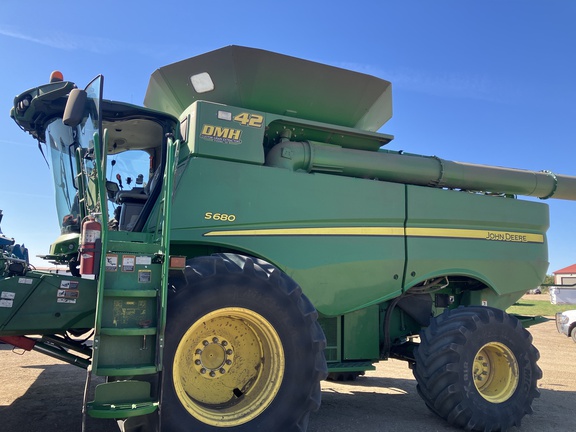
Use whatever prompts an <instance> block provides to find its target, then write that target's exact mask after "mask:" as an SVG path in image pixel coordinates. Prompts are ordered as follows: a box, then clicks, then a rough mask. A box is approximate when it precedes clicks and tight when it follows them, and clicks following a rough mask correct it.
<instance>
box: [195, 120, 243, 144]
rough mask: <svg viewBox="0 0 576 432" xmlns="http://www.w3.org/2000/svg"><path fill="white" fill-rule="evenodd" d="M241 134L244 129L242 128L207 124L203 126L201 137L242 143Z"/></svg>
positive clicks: (230, 142) (228, 142)
mask: <svg viewBox="0 0 576 432" xmlns="http://www.w3.org/2000/svg"><path fill="white" fill-rule="evenodd" d="M241 136H242V131H241V130H240V129H232V128H227V127H220V126H212V125H207V124H205V125H204V126H202V132H201V133H200V138H203V139H207V140H210V141H218V142H223V143H227V144H240V143H241V142H242V140H241V139H240V138H241Z"/></svg>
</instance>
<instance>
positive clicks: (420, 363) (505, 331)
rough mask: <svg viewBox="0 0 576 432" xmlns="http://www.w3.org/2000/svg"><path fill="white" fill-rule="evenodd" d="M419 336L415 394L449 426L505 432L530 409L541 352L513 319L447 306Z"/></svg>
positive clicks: (482, 309) (484, 309) (481, 309)
mask: <svg viewBox="0 0 576 432" xmlns="http://www.w3.org/2000/svg"><path fill="white" fill-rule="evenodd" d="M420 337H421V343H420V346H419V347H418V348H417V349H416V352H415V358H416V366H415V368H414V375H415V377H416V380H417V381H418V392H419V393H420V396H421V397H422V399H424V402H425V403H426V405H427V406H428V407H429V408H430V409H431V410H432V411H433V412H435V413H436V414H438V415H439V416H440V417H442V418H444V419H445V420H447V421H448V422H449V423H450V424H452V425H455V426H458V427H461V428H464V429H465V430H469V431H483V432H490V431H505V430H507V429H508V428H510V427H512V426H520V422H521V420H522V418H523V417H524V415H525V414H530V413H532V408H531V405H532V401H533V399H534V398H536V397H538V396H539V392H538V389H537V381H538V380H539V379H540V378H542V371H541V370H540V368H539V367H538V366H537V364H536V362H537V360H538V358H539V356H540V355H539V353H538V350H537V349H536V348H535V347H534V346H533V345H532V336H531V335H530V333H529V332H528V331H527V330H526V329H524V328H523V327H522V324H521V323H520V322H519V321H518V320H517V319H516V318H515V317H513V316H511V315H508V314H506V313H505V312H503V311H501V310H499V309H493V308H489V307H462V308H458V309H453V310H446V311H445V312H444V313H443V314H442V315H440V316H438V317H436V318H434V319H432V321H431V323H430V326H429V327H427V328H426V329H424V330H423V331H422V332H421V334H420Z"/></svg>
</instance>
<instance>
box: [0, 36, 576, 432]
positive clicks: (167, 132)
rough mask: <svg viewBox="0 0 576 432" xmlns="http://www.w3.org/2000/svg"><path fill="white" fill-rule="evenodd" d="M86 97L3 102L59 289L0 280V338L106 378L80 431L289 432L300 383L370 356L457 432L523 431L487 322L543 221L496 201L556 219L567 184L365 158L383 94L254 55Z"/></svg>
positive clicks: (518, 374)
mask: <svg viewBox="0 0 576 432" xmlns="http://www.w3.org/2000/svg"><path fill="white" fill-rule="evenodd" d="M102 88H103V78H102V77H101V76H99V77H98V78H96V79H95V80H94V81H93V82H92V83H90V84H89V85H88V87H86V89H85V90H80V89H78V88H77V87H76V85H75V84H74V83H72V82H70V81H64V80H63V78H62V77H61V76H59V74H54V75H53V77H52V79H51V82H50V83H49V84H46V85H42V86H39V87H35V88H32V89H30V90H27V91H25V92H23V93H22V94H20V95H19V96H17V97H16V98H15V100H14V107H13V109H12V111H11V116H12V118H13V119H14V120H15V121H16V123H17V124H18V125H19V126H20V127H21V128H22V129H23V130H25V131H27V132H28V133H30V134H31V135H32V136H33V137H34V138H35V139H37V140H38V141H39V142H40V143H43V144H45V147H46V154H47V155H48V159H49V161H50V165H51V166H52V172H53V177H54V184H55V190H56V206H57V210H58V215H59V219H60V224H61V229H62V235H61V236H60V237H59V238H58V239H57V240H56V241H55V243H54V244H53V245H52V246H51V248H50V253H49V255H47V256H46V258H47V259H48V260H50V261H51V262H55V263H58V264H66V265H67V266H68V268H69V270H70V275H62V274H59V275H55V274H47V273H43V272H39V271H32V270H30V269H29V268H28V266H27V265H22V263H23V262H24V263H26V260H25V259H23V258H14V257H12V258H10V259H6V258H4V256H6V254H5V255H4V256H3V258H2V260H1V261H0V263H5V264H6V265H5V269H0V272H3V273H2V275H3V279H1V280H0V292H1V293H2V307H1V308H0V339H1V340H3V341H5V342H8V343H11V344H13V345H15V346H17V347H24V348H26V349H36V350H40V351H42V352H45V353H47V354H49V355H52V356H55V357H57V358H60V359H62V360H64V361H68V362H70V363H73V364H76V365H78V366H80V367H84V368H86V369H88V371H89V373H88V374H87V377H88V378H87V379H88V380H90V379H91V377H93V376H104V377H107V380H106V382H105V383H104V384H100V385H99V386H98V387H97V388H96V390H95V392H94V394H91V393H90V394H87V395H86V397H85V411H86V413H87V414H88V415H90V416H92V417H96V418H114V419H119V421H120V423H121V424H122V427H123V428H124V430H127V431H159V430H161V431H164V432H175V431H218V430H221V429H222V428H225V429H226V430H231V431H232V430H233V431H250V432H253V431H266V432H270V431H305V430H306V428H307V423H308V417H309V413H310V412H311V411H313V410H316V409H318V407H319V405H320V381H321V380H322V379H324V378H326V377H327V375H328V374H330V375H331V376H332V377H335V378H338V377H349V378H350V377H351V378H353V377H355V376H357V375H359V374H362V373H364V372H365V371H367V370H371V369H374V364H375V363H377V362H378V361H380V360H386V359H388V358H398V359H403V360H406V361H407V362H408V363H409V364H410V366H411V367H413V369H414V375H415V377H416V379H417V381H418V389H419V392H420V395H421V396H422V398H423V399H424V402H425V404H426V405H427V406H428V408H430V409H431V410H432V411H433V412H435V413H436V414H438V415H439V416H441V417H443V418H445V419H446V420H447V421H448V422H450V423H452V424H454V425H457V426H460V427H463V428H465V429H467V430H478V431H491V430H505V429H507V428H509V427H511V426H514V425H519V424H520V421H521V419H522V418H523V417H524V415H525V414H527V413H530V412H531V404H532V401H533V399H534V398H535V397H537V396H538V390H537V380H538V379H539V378H540V377H541V371H540V369H539V367H538V366H537V364H536V362H537V359H538V352H537V350H536V349H535V348H534V346H532V343H531V336H530V334H529V333H528V332H527V331H526V330H525V329H524V327H523V326H522V325H521V323H520V321H519V320H518V319H517V318H516V317H513V316H510V315H508V314H506V313H505V312H504V310H505V309H506V308H507V307H508V306H510V305H511V304H513V303H514V302H515V301H517V300H518V299H519V298H520V297H521V296H522V294H523V293H525V292H526V291H527V290H529V289H531V288H534V287H536V286H538V285H539V284H540V283H541V282H542V281H543V279H544V277H545V274H546V270H547V267H548V262H547V246H546V230H547V228H548V208H547V206H546V205H545V204H543V203H541V202H534V201H525V200H520V199H517V198H516V197H517V196H518V195H525V196H535V197H539V198H542V199H546V198H560V199H567V200H576V177H569V176H562V175H558V174H553V173H551V172H545V171H543V172H529V171H522V170H516V169H505V168H498V167H490V166H479V165H471V164H465V163H459V162H452V161H448V160H444V159H441V158H439V157H436V156H431V157H430V156H420V155H414V154H407V153H402V152H395V151H389V150H386V149H384V148H383V147H384V146H385V145H386V144H387V143H389V142H390V141H391V140H392V138H393V137H392V136H391V135H387V134H382V133H379V132H377V131H378V130H379V129H380V127H381V126H382V125H383V124H384V123H385V122H386V121H387V120H388V119H390V117H391V115H392V107H391V85H390V83H389V82H387V81H384V80H381V79H378V78H375V77H372V76H367V75H363V74H359V73H356V72H351V71H347V70H342V69H338V68H334V67H330V66H326V65H321V64H317V63H313V62H309V61H305V60H300V59H296V58H292V57H287V56H283V55H279V54H274V53H271V52H266V51H261V50H257V49H250V48H243V47H237V46H231V47H227V48H223V49H220V50H217V51H214V52H210V53H207V54H204V55H200V56H198V57H194V58H191V59H188V60H185V61H182V62H179V63H175V64H172V65H169V66H166V67H162V68H160V69H158V70H157V71H156V72H154V73H153V74H152V76H151V79H150V84H149V87H148V91H147V94H146V98H145V101H144V105H145V107H139V106H134V105H130V104H126V103H121V102H115V101H110V100H105V99H103V98H102ZM13 263H19V265H14V264H13ZM92 330H93V332H94V334H93V338H92V339H89V340H87V341H85V342H81V341H82V340H84V339H86V337H83V338H79V335H81V334H88V335H90V333H89V332H90V331H92ZM30 335H41V336H39V337H32V336H30ZM87 388H90V386H87Z"/></svg>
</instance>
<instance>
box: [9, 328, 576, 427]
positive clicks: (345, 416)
mask: <svg viewBox="0 0 576 432" xmlns="http://www.w3.org/2000/svg"><path fill="white" fill-rule="evenodd" d="M530 331H531V333H532V335H533V336H534V344H535V345H536V347H537V348H538V349H539V350H540V355H541V357H540V361H539V365H540V367H541V368H542V371H543V374H544V376H543V378H542V380H540V381H539V385H538V386H539V388H540V393H541V396H540V398H539V399H536V400H535V401H534V404H533V408H534V414H532V415H531V416H527V417H525V418H524V421H523V424H522V427H521V428H518V429H514V431H517V432H543V431H573V430H576V419H575V418H574V408H575V407H576V361H575V358H576V344H575V343H574V342H572V339H570V338H567V337H565V336H562V335H560V334H559V333H558V332H557V331H556V327H555V323H554V321H553V320H552V319H550V320H549V321H547V322H545V323H542V324H538V325H536V326H532V327H530ZM84 381H85V372H84V371H83V370H82V369H79V368H77V367H74V366H70V365H67V364H64V363H62V362H60V361H57V360H53V359H52V358H50V357H46V356H44V355H41V354H39V353H35V352H26V353H24V354H22V355H18V354H16V353H14V352H13V351H12V349H11V347H8V346H7V345H3V344H0V430H1V431H3V432H62V431H80V430H81V424H82V413H81V409H82V396H83V392H84ZM117 430H118V429H117V427H116V425H115V423H113V422H112V421H102V420H89V422H88V427H87V432H109V431H110V432H112V431H117ZM383 430H387V431H405V430H410V431H412V432H424V431H426V432H434V431H452V432H455V431H458V430H460V429H456V428H453V427H450V426H448V425H447V424H446V423H445V422H444V421H443V420H441V419H439V418H438V417H436V416H435V415H433V414H432V413H431V412H430V411H429V410H428V409H427V408H426V407H425V405H424V403H423V402H422V401H421V399H420V397H419V396H418V394H417V392H416V382H415V380H414V378H413V377H412V372H411V371H410V370H409V369H408V367H407V364H406V363H404V362H401V361H396V360H391V361H387V362H381V363H380V364H379V365H378V367H377V370H376V371H373V372H368V373H367V374H366V376H364V377H360V378H358V380H356V381H354V382H353V383H351V384H346V383H344V384H343V383H334V382H323V383H322V408H321V409H320V411H319V412H317V413H313V414H312V415H311V419H310V426H309V432H336V431H362V432H376V431H383Z"/></svg>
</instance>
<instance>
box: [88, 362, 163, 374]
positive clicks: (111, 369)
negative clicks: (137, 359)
mask: <svg viewBox="0 0 576 432" xmlns="http://www.w3.org/2000/svg"><path fill="white" fill-rule="evenodd" d="M94 372H95V374H96V375H98V376H136V375H151V374H155V373H156V372H158V369H157V368H156V366H155V365H145V366H142V365H138V366H102V367H98V368H97V369H96V370H95V371H94Z"/></svg>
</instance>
